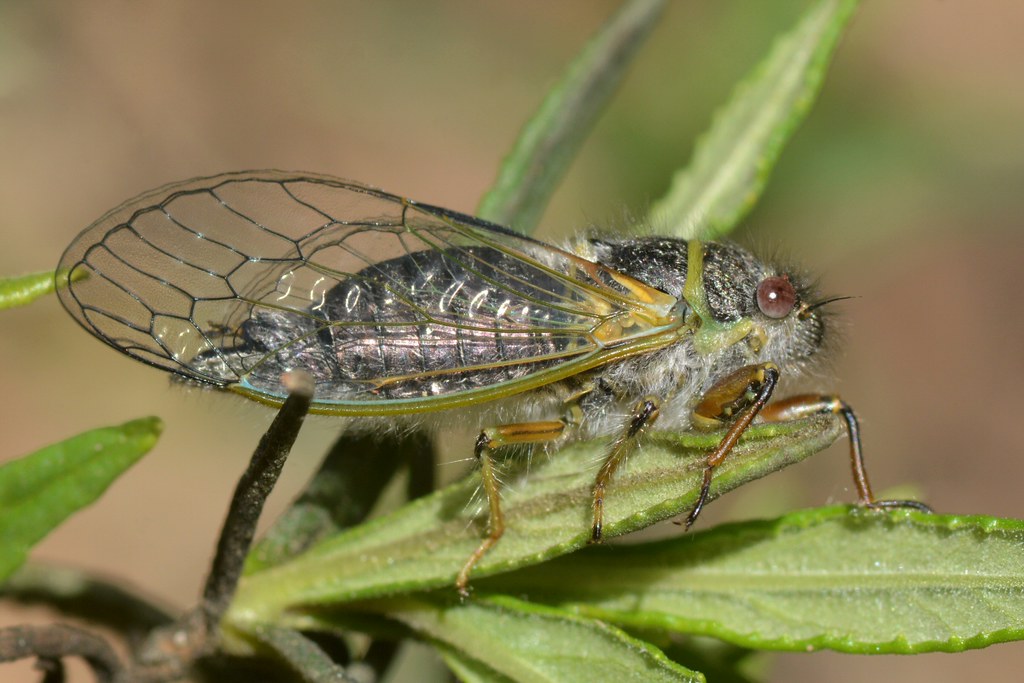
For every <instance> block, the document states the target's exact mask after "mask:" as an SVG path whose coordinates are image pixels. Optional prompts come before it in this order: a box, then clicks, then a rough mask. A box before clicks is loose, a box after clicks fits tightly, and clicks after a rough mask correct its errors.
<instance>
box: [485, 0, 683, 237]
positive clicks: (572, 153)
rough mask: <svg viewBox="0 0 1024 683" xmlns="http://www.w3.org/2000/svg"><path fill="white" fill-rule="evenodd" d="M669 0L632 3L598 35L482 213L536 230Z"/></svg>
mask: <svg viewBox="0 0 1024 683" xmlns="http://www.w3.org/2000/svg"><path fill="white" fill-rule="evenodd" d="M664 6H665V0H629V2H626V3H625V4H624V5H623V7H622V8H621V9H620V10H619V11H618V12H617V13H616V14H615V15H614V16H613V17H612V18H611V19H609V20H608V22H607V23H606V24H605V25H604V26H603V27H602V28H601V30H600V32H599V33H598V34H597V35H595V36H594V37H593V38H591V40H590V42H589V43H588V44H587V45H586V47H585V48H584V49H583V51H582V52H580V53H579V55H578V56H577V57H576V59H575V60H574V61H573V62H572V64H570V65H569V68H568V70H567V71H566V72H565V75H564V76H563V77H562V80H561V81H559V83H558V84H557V85H555V87H554V88H553V89H552V90H551V91H550V92H549V93H548V95H547V97H545V98H544V101H543V103H541V105H540V109H539V110H538V111H537V113H536V114H534V116H533V118H532V119H530V121H528V122H527V124H526V126H524V127H523V130H522V131H521V132H520V133H519V138H518V139H517V140H516V143H515V146H514V147H513V148H512V151H511V152H510V153H509V155H508V156H507V157H506V158H505V160H504V162H502V165H501V169H500V170H499V172H498V178H497V179H496V180H495V182H494V185H493V187H492V188H491V189H490V191H488V193H487V194H486V195H484V198H483V199H482V200H481V201H480V205H479V206H478V207H477V215H479V216H480V217H481V218H485V219H487V220H490V221H494V222H495V223H501V224H503V225H511V226H513V227H515V228H517V229H518V230H521V231H523V232H530V231H532V230H533V228H534V227H536V225H537V222H538V221H539V220H540V217H541V214H542V213H543V212H544V208H545V207H546V206H547V203H548V200H550V199H551V195H552V194H553V193H554V191H555V188H557V187H558V184H559V182H560V181H561V179H562V176H563V175H565V171H566V169H568V167H569V164H571V163H572V161H573V159H575V157H576V154H577V152H578V151H579V149H580V147H581V146H582V145H583V141H584V140H585V139H586V137H587V135H588V134H589V133H590V129H591V128H592V127H593V125H594V123H595V122H596V121H597V119H598V117H599V116H600V114H601V112H602V111H603V110H604V107H605V105H606V104H607V103H608V100H610V99H611V96H612V95H613V94H614V92H615V89H616V87H617V86H618V85H619V83H620V82H621V80H622V77H623V76H624V75H625V71H626V67H627V66H628V65H629V64H630V62H631V61H632V60H633V57H634V55H635V54H636V52H637V50H638V49H639V48H640V45H641V44H642V43H643V41H644V39H645V38H646V37H647V35H648V34H649V33H650V31H651V29H652V28H654V25H655V23H656V22H657V20H658V17H659V16H660V15H661V11H662V9H663V8H664Z"/></svg>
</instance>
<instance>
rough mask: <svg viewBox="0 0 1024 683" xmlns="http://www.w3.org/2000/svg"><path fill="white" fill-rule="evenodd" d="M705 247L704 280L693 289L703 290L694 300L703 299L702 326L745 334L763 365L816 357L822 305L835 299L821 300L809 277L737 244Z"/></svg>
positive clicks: (792, 363) (821, 341)
mask: <svg viewBox="0 0 1024 683" xmlns="http://www.w3.org/2000/svg"><path fill="white" fill-rule="evenodd" d="M701 246H702V247H703V260H702V262H701V267H700V273H699V276H700V277H699V278H694V280H693V281H692V285H691V286H696V287H699V288H700V294H701V296H698V297H694V298H696V299H701V298H702V299H703V302H702V303H703V309H704V310H703V311H699V313H701V314H702V318H706V320H703V321H702V322H704V323H707V324H709V327H710V328H711V329H713V330H731V331H733V332H734V334H733V336H734V337H735V336H737V334H738V333H743V334H744V337H743V341H745V342H746V343H747V344H749V345H750V346H751V347H752V349H753V351H754V353H755V354H756V355H757V357H758V359H759V360H761V361H772V362H775V363H777V364H779V365H780V366H782V367H786V366H789V367H794V366H796V367H800V366H804V365H806V364H808V363H809V362H810V361H811V360H812V359H814V357H815V356H816V355H817V354H818V352H819V351H820V350H821V349H822V347H823V345H824V343H825V339H826V334H825V330H826V328H825V320H824V316H823V311H822V309H821V306H822V304H824V303H828V302H829V301H835V299H830V300H828V301H820V300H819V297H818V296H817V294H816V293H815V291H814V287H813V286H812V285H811V283H810V282H808V280H807V278H806V276H805V275H804V274H802V273H800V272H797V271H793V270H789V269H785V268H781V267H777V266H773V265H771V264H768V263H765V262H763V261H761V260H759V259H757V258H756V257H754V256H753V255H752V254H751V253H750V252H748V251H746V250H745V249H743V248H741V247H739V246H737V245H735V244H731V243H719V242H709V243H703V244H702V245H701ZM691 259H692V254H691ZM698 279H699V282H697V280H698ZM698 308H700V302H699V303H698ZM730 341H733V339H731V340H730Z"/></svg>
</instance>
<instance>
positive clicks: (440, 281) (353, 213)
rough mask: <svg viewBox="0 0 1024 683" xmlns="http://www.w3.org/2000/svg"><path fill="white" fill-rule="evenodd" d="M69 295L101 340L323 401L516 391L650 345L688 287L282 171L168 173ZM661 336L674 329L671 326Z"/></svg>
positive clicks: (401, 401) (100, 242) (64, 267)
mask: <svg viewBox="0 0 1024 683" xmlns="http://www.w3.org/2000/svg"><path fill="white" fill-rule="evenodd" d="M60 268H61V270H59V271H58V272H59V273H60V274H59V276H58V277H62V278H66V279H67V285H68V286H67V287H66V288H64V289H61V290H60V292H61V294H60V297H61V301H62V302H63V304H64V306H65V308H67V310H68V311H70V312H71V314H72V315H73V316H74V317H75V318H76V319H77V320H78V322H79V323H80V324H81V325H82V326H83V327H85V328H86V329H87V330H89V331H90V332H91V333H92V334H94V335H96V336H97V337H99V338H100V339H101V340H103V341H104V342H106V343H107V344H110V345H111V346H113V347H115V348H117V349H119V350H120V351H122V352H124V353H126V354H128V355H130V356H132V357H134V358H137V359H139V360H141V361H143V362H145V363H149V364H151V365H155V366H157V367H160V368H163V369H165V370H168V371H170V372H173V373H176V374H178V375H180V376H183V377H185V378H188V379H191V380H196V381H200V382H204V383H208V384H213V385H216V386H219V387H225V388H231V389H234V390H236V391H240V392H242V393H245V394H247V395H249V396H250V397H252V398H255V399H257V400H262V401H266V402H271V403H278V402H280V401H281V400H282V399H283V397H284V395H285V390H284V388H283V387H282V385H281V375H282V374H283V373H285V372H287V371H289V370H293V369H303V370H306V371H307V372H309V373H310V374H311V375H312V376H313V378H314V379H315V381H316V393H315V401H316V407H317V409H318V410H319V411H320V412H329V413H338V414H370V413H374V414H380V413H399V412H418V411H423V410H432V409H439V408H444V407H449V406H453V405H460V404H464V403H467V402H469V401H476V400H481V399H483V400H486V399H490V398H496V397H499V396H505V395H511V394H514V393H517V392H520V391H525V390H527V389H530V388H534V387H537V386H541V385H543V384H547V383H550V382H554V381H558V380H559V379H563V378H565V377H568V376H570V375H573V374H577V373H579V372H583V371H585V370H587V369H589V368H592V367H596V366H598V365H601V364H602V363H606V362H608V361H609V360H611V359H614V358H620V357H623V356H624V355H629V354H630V353H632V352H634V349H635V352H640V351H642V350H645V349H647V348H649V347H650V346H651V344H652V343H653V344H655V345H658V344H659V342H652V341H651V339H652V338H654V337H657V336H658V334H659V333H663V332H665V330H666V328H670V327H672V326H673V325H676V326H678V324H677V321H675V319H674V318H673V317H672V311H673V310H674V304H675V300H674V299H673V298H672V297H670V296H668V295H665V294H662V293H660V292H657V291H656V290H651V289H649V288H647V287H645V286H644V285H642V284H641V283H638V282H636V281H635V280H632V279H631V278H629V277H627V276H625V275H622V274H620V273H616V272H614V271H611V270H609V269H607V268H604V267H602V266H600V265H598V264H594V263H591V262H589V261H586V260H584V259H581V258H579V257H578V256H575V255H573V254H571V253H568V252H565V251H562V250H559V249H556V248H554V247H551V246H549V245H546V244H543V243H541V242H538V241H535V240H532V239H529V238H527V237H524V236H521V235H518V234H516V233H513V232H511V231H509V230H507V229H505V228H502V227H500V226H496V225H492V224H489V223H486V222H484V221H481V220H479V219H475V218H472V217H470V216H465V215H462V214H458V213H455V212H451V211H447V210H445V209H440V208H437V207H432V206H428V205H424V204H418V203H415V202H412V201H410V200H407V199H403V198H401V197H398V196H395V195H391V194H388V193H385V192H381V191H379V190H374V189H371V188H368V187H364V186H361V185H358V184H355V183H351V182H347V181H342V180H338V179H334V178H330V177H324V176H312V175H297V174H288V173H282V172H276V171H259V172H246V173H235V174H225V175H221V176H216V177H212V178H201V179H196V180H191V181H187V182H184V183H179V184H175V185H170V186H167V187H164V188H161V189H159V190H156V191H154V192H151V193H148V194H146V195H143V196H141V197H138V198H136V199H134V200H131V201H129V202H127V203H126V204H124V205H122V206H120V207H118V208H117V209H114V210H113V211H111V212H110V213H108V214H107V215H105V216H103V217H102V218H101V219H100V220H99V221H97V222H96V223H94V224H93V225H91V226H90V227H89V228H87V229H86V230H85V231H84V232H82V234H81V235H79V236H78V238H77V239H76V240H75V241H74V242H73V243H72V244H71V246H70V247H68V249H67V251H66V252H65V253H64V256H63V258H62V259H61V263H60ZM663 336H664V335H663Z"/></svg>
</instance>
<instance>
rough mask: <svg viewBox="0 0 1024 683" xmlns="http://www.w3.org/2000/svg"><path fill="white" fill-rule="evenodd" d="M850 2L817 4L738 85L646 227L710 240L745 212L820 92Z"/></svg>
mask: <svg viewBox="0 0 1024 683" xmlns="http://www.w3.org/2000/svg"><path fill="white" fill-rule="evenodd" d="M856 6H857V1H856V0H820V1H819V2H817V3H815V4H814V5H813V6H812V7H811V8H810V9H809V10H808V11H807V12H806V14H805V15H804V17H803V18H802V19H801V21H800V23H799V24H798V25H797V26H796V27H795V28H794V29H793V30H792V31H790V32H789V33H788V34H786V35H784V36H782V38H781V39H779V41H778V42H777V43H776V44H775V47H774V48H773V49H772V51H771V53H770V54H769V55H768V57H767V58H766V59H765V60H764V61H763V62H761V63H760V64H759V65H758V66H757V67H756V69H755V70H754V71H753V72H752V73H751V74H750V75H749V76H748V77H747V78H746V79H745V80H744V81H743V82H742V83H740V85H739V87H737V89H736V91H735V93H734V94H733V97H732V99H731V100H730V101H729V103H728V104H727V105H726V106H725V108H724V109H722V110H721V111H719V112H718V113H717V114H716V116H715V120H714V122H713V124H712V126H711V129H710V130H708V131H707V132H706V133H705V134H704V136H703V137H702V138H701V139H700V140H699V141H698V144H697V148H696V151H695V152H694V156H693V160H692V161H691V162H690V165H689V166H688V167H687V168H686V169H684V170H682V171H680V172H679V173H677V174H676V176H675V177H674V178H673V180H672V184H671V187H670V188H669V191H668V193H667V194H666V195H665V197H663V198H662V199H661V200H660V201H658V202H657V203H655V205H654V206H653V207H652V208H651V218H650V224H651V225H657V226H665V228H666V229H667V230H668V232H669V233H670V234H673V235H676V236H678V237H684V238H690V237H700V238H703V239H712V238H714V237H717V236H720V235H723V234H725V233H727V232H729V231H730V230H731V229H732V228H733V227H735V226H736V224H737V223H738V222H739V221H740V220H741V219H742V218H743V217H744V216H745V215H746V214H747V212H749V211H750V209H751V208H752V207H753V205H754V203H755V202H756V201H757V199H758V197H759V196H760V195H761V192H762V191H763V190H764V186H765V184H766V182H767V180H768V175H769V174H770V173H771V170H772V167H773V166H774V165H775V161H776V160H777V159H778V157H779V154H780V153H781V152H782V148H783V146H784V145H785V143H786V142H787V141H788V140H789V138H790V136H791V135H792V134H793V131H794V130H796V127H797V126H798V125H799V124H800V122H802V121H803V119H804V117H805V116H806V114H807V112H808V110H809V109H810V107H811V105H812V104H813V103H814V99H815V97H816V96H817V94H818V91H819V90H820V88H821V83H822V81H823V80H824V77H825V72H826V70H827V69H828V65H829V61H830V59H831V57H832V53H833V52H834V50H835V47H836V43H837V42H838V40H839V37H840V35H841V34H842V30H843V27H844V26H845V25H846V22H847V21H848V20H849V18H850V15H851V14H852V13H853V10H854V9H855V8H856Z"/></svg>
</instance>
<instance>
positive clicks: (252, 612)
mask: <svg viewBox="0 0 1024 683" xmlns="http://www.w3.org/2000/svg"><path fill="white" fill-rule="evenodd" d="M841 433H842V426H841V425H840V423H839V422H838V421H837V420H835V419H833V418H832V417H831V416H821V417H818V418H814V419H811V420H806V421H801V422H795V423H788V424H773V425H759V426H757V427H756V428H754V429H752V430H750V432H749V438H746V439H745V440H744V441H743V442H742V443H741V444H740V445H739V446H738V447H737V449H736V451H734V454H733V455H731V456H730V457H729V458H728V459H727V460H726V461H725V462H724V463H723V464H722V465H721V466H720V467H719V468H718V470H716V476H715V479H714V483H713V486H712V491H711V494H712V496H717V495H720V494H721V493H723V492H725V491H728V490H731V489H733V488H735V487H737V486H740V485H741V484H743V483H745V482H747V481H750V480H752V479H756V478H758V477H761V476H764V475H766V474H768V473H770V472H773V471H775V470H778V469H780V468H782V467H784V466H786V465H788V464H791V463H794V462H798V461H799V460H802V459H803V458H806V457H808V456H810V455H811V454H813V453H815V452H817V451H819V450H821V449H822V448H824V447H825V446H827V445H828V444H830V443H832V441H833V440H835V439H836V438H837V437H838V436H839V434H841ZM658 437H659V435H657V434H653V433H652V434H650V435H648V438H647V439H646V440H645V442H644V444H643V448H642V449H641V450H640V452H638V453H636V454H634V455H633V457H631V458H629V459H628V460H627V462H626V463H625V465H624V466H623V468H622V469H621V470H620V471H619V473H617V475H616V478H615V479H614V481H613V483H612V486H611V488H610V490H609V491H608V494H607V496H606V498H605V513H606V517H605V522H606V524H605V531H606V533H607V535H608V536H613V535H617V534H622V533H627V532H630V531H634V530H636V529H640V528H642V527H645V526H649V525H650V524H653V523H654V522H657V521H659V520H663V519H668V518H671V517H675V516H678V515H680V514H682V513H684V512H686V511H688V510H689V508H690V506H691V505H692V504H693V502H694V501H695V500H696V497H697V493H698V490H699V487H700V482H701V478H702V472H703V466H704V461H703V457H704V455H705V454H706V453H707V451H708V450H710V449H711V448H713V447H714V446H715V445H716V444H717V442H718V440H719V439H720V438H721V434H708V435H695V434H687V435H684V436H683V437H681V438H680V437H671V439H670V437H667V436H666V437H661V438H658ZM607 447H608V444H607V443H605V442H603V441H599V442H592V443H584V444H577V445H575V446H572V447H569V448H566V449H563V450H562V451H559V452H558V453H555V454H553V455H551V456H540V455H538V456H536V457H535V460H534V462H533V463H532V466H531V471H530V473H529V475H528V476H526V478H525V482H524V481H519V482H518V483H514V482H510V484H509V485H507V486H506V487H505V488H504V492H503V503H502V507H503V509H504V512H505V521H506V531H505V535H504V537H503V538H502V539H501V541H500V542H499V543H498V544H497V545H496V546H495V547H494V548H493V549H492V550H491V551H490V552H489V553H487V555H486V556H485V557H484V559H483V560H482V561H481V562H480V564H479V565H478V566H477V568H476V569H475V570H474V574H473V578H474V579H478V578H481V577H483V576H485V575H488V574H494V573H497V572H501V571H508V570H510V569H513V568H516V567H520V566H524V565H528V564H534V563H537V562H541V561H543V560H545V559H548V558H551V557H555V556H557V555H561V554H564V553H567V552H570V551H572V550H575V549H578V548H580V547H583V546H584V545H586V544H587V541H588V540H589V538H590V532H591V489H592V486H593V481H594V477H595V474H596V470H597V468H598V467H599V465H600V462H601V459H602V457H603V455H604V454H605V451H606V449H607ZM478 485H479V478H478V476H476V475H471V476H470V477H468V478H467V479H465V480H464V481H462V482H460V483H458V484H455V485H453V486H451V487H449V488H447V489H444V490H442V491H439V492H437V493H435V494H434V495H431V496H429V497H427V498H423V499H420V500H417V501H414V502H413V503H410V504H409V505H406V506H405V507H403V508H401V509H400V510H398V511H396V512H395V513H392V514H391V515H388V516H386V517H382V518H380V519H377V520H374V521H372V522H370V523H368V524H364V525H362V526H360V527H359V528H357V529H353V530H351V531H349V532H346V533H343V534H340V535H338V536H336V537H333V538H331V539H328V540H326V541H324V542H322V543H321V544H319V545H318V546H315V547H313V548H312V549H310V550H309V551H307V552H306V553H304V554H302V555H300V556H298V557H296V558H294V559H293V560H291V561H289V562H286V563H284V564H281V565H278V566H276V567H273V568H269V569H267V570H264V571H260V572H256V573H254V574H251V575H249V576H247V577H246V578H245V579H243V581H242V583H241V585H240V586H239V592H238V593H237V595H236V598H235V601H234V603H233V605H232V608H231V613H230V614H229V616H228V617H227V618H228V620H229V621H231V620H233V619H235V620H239V621H241V622H245V621H252V620H256V621H265V620H267V619H272V618H273V615H274V614H276V613H277V612H279V611H280V610H282V609H287V608H289V607H296V606H300V605H328V604H336V603H342V602H347V601H351V600H357V599H362V598H368V597H373V596H380V595H387V594H394V593H398V592H403V591H410V590H424V589H429V588H438V587H444V588H450V587H451V586H452V585H453V584H454V581H455V576H456V574H457V573H458V571H459V569H460V568H461V567H462V565H463V563H464V562H465V561H466V558H468V557H469V555H470V553H471V552H472V551H473V550H474V549H475V548H476V547H477V545H478V544H479V543H480V539H481V538H482V537H483V535H484V529H485V526H486V515H484V514H482V506H481V507H478V506H477V505H470V501H471V500H473V495H474V491H475V490H476V489H477V487H478ZM477 502H479V503H482V501H480V500H479V499H477Z"/></svg>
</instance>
